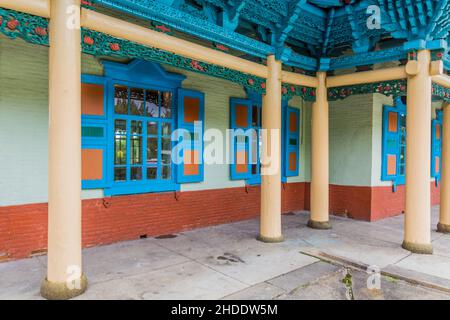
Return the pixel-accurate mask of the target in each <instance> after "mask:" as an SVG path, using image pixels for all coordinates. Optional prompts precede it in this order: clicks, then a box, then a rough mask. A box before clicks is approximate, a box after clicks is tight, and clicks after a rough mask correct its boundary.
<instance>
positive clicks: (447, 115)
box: [437, 103, 450, 233]
mask: <svg viewBox="0 0 450 320" xmlns="http://www.w3.org/2000/svg"><path fill="white" fill-rule="evenodd" d="M447 128H448V129H447ZM437 230H438V231H439V232H443V233H450V104H449V103H445V104H444V119H443V125H442V172H441V206H440V215H439V223H438V226H437Z"/></svg>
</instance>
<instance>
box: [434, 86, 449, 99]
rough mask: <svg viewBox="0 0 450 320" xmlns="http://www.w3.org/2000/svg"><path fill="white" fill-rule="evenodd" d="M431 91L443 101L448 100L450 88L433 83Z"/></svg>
mask: <svg viewBox="0 0 450 320" xmlns="http://www.w3.org/2000/svg"><path fill="white" fill-rule="evenodd" d="M431 93H432V94H433V96H435V97H439V98H441V99H442V100H444V101H445V102H450V89H448V88H444V87H443V86H440V85H438V84H437V83H433V86H432V88H431Z"/></svg>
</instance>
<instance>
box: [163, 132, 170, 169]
mask: <svg viewBox="0 0 450 320" xmlns="http://www.w3.org/2000/svg"><path fill="white" fill-rule="evenodd" d="M161 148H162V150H161V160H162V163H163V164H170V163H171V160H172V141H171V140H170V138H162V139H161Z"/></svg>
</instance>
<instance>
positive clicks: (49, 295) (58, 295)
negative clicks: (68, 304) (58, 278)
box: [41, 273, 88, 300]
mask: <svg viewBox="0 0 450 320" xmlns="http://www.w3.org/2000/svg"><path fill="white" fill-rule="evenodd" d="M87 285H88V281H87V278H86V275H85V274H84V273H83V274H82V275H81V279H80V288H79V289H69V288H67V284H66V283H65V282H50V281H48V280H47V278H45V279H44V281H43V282H42V285H41V295H42V296H43V297H44V298H45V299H48V300H68V299H71V298H74V297H76V296H79V295H80V294H82V293H84V292H85V291H86V289H87Z"/></svg>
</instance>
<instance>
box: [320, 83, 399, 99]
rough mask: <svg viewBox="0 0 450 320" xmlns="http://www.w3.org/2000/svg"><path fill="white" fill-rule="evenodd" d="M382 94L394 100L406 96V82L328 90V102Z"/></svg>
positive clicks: (368, 84) (369, 84)
mask: <svg viewBox="0 0 450 320" xmlns="http://www.w3.org/2000/svg"><path fill="white" fill-rule="evenodd" d="M370 93H381V94H383V95H385V96H392V97H394V98H396V97H399V96H404V95H406V80H394V81H384V82H375V83H367V84H361V85H353V86H343V87H336V88H330V89H328V100H329V101H336V100H341V99H345V98H348V97H349V96H351V95H358V94H370Z"/></svg>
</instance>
